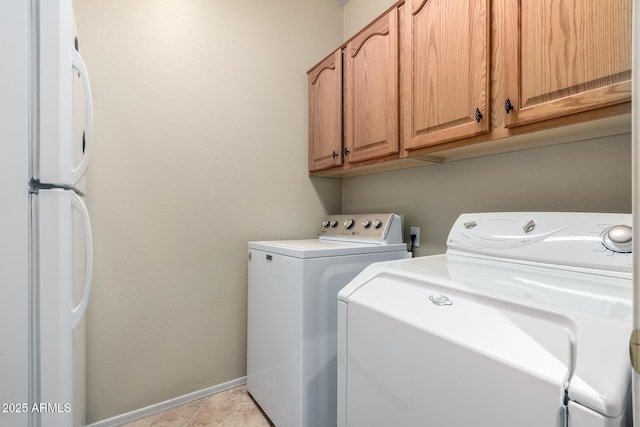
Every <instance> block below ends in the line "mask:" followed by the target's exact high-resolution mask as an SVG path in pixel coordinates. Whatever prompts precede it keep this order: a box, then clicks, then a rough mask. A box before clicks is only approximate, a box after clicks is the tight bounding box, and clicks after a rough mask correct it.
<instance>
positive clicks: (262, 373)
mask: <svg viewBox="0 0 640 427" xmlns="http://www.w3.org/2000/svg"><path fill="white" fill-rule="evenodd" d="M318 234H319V237H318V238H317V239H307V240H287V241H270V242H249V288H248V307H247V313H248V314H247V390H248V391H249V393H250V394H251V396H252V397H253V398H254V399H255V401H256V402H257V403H258V404H259V405H260V407H261V408H262V410H263V411H264V412H265V414H266V415H267V416H268V417H269V419H270V420H271V422H273V423H274V424H275V425H276V426H278V427H331V426H335V425H336V423H337V415H336V406H337V398H336V389H337V373H336V370H337V362H336V354H337V349H336V348H337V306H336V301H337V295H338V291H339V290H340V289H342V287H343V286H345V285H346V284H347V283H349V281H350V280H351V279H353V278H354V277H355V276H356V275H357V274H358V273H360V272H361V271H362V270H363V269H364V268H365V267H367V266H368V265H369V264H371V263H374V262H381V261H388V260H395V259H402V258H406V257H407V256H408V255H409V254H408V252H407V246H406V245H405V244H404V243H402V220H401V217H399V216H398V215H395V214H368V215H334V216H330V217H328V218H327V219H325V220H324V221H323V222H322V225H321V226H320V231H319V233H318Z"/></svg>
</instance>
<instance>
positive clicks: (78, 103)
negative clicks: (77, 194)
mask: <svg viewBox="0 0 640 427" xmlns="http://www.w3.org/2000/svg"><path fill="white" fill-rule="evenodd" d="M39 18H40V26H39V30H40V37H39V44H40V45H39V52H40V55H39V58H38V61H39V77H40V79H39V85H40V92H39V94H40V96H39V103H40V105H39V111H40V114H39V143H38V144H39V147H38V148H39V149H37V150H34V155H36V156H37V158H36V159H35V161H34V163H35V169H36V170H35V171H34V178H37V179H39V180H40V182H44V183H50V184H65V185H71V186H75V185H76V184H77V183H78V182H79V181H80V179H81V178H82V177H83V176H84V174H85V173H86V171H87V167H88V165H89V160H90V157H91V151H92V135H93V106H92V95H91V85H90V83H89V76H88V73H87V69H86V67H85V64H84V61H83V60H82V57H81V56H80V54H79V52H78V51H77V50H76V46H77V35H76V31H75V21H74V18H73V7H72V4H71V0H52V1H43V2H40V10H39ZM78 121H80V122H81V123H75V122H78ZM76 129H82V130H83V132H82V131H81V132H78V131H76Z"/></svg>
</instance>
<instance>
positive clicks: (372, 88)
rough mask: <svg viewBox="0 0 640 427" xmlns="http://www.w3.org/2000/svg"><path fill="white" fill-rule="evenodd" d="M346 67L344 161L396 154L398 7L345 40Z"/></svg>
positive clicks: (397, 149)
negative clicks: (347, 40)
mask: <svg viewBox="0 0 640 427" xmlns="http://www.w3.org/2000/svg"><path fill="white" fill-rule="evenodd" d="M344 68H345V73H344V85H345V116H344V118H345V135H344V137H345V146H346V148H347V151H345V154H346V157H345V159H346V161H348V162H350V163H352V162H359V161H362V160H369V159H374V158H377V157H382V156H385V155H389V154H395V153H398V151H399V143H398V140H399V134H398V107H399V106H398V11H397V10H396V9H393V10H391V11H390V12H389V13H388V14H387V15H385V16H383V17H382V18H380V19H379V20H378V21H376V22H375V23H374V24H372V25H371V26H369V27H368V28H367V29H365V30H364V31H363V32H361V33H360V34H358V35H357V36H356V37H355V38H353V39H352V40H350V41H349V43H347V46H346V49H345V63H344Z"/></svg>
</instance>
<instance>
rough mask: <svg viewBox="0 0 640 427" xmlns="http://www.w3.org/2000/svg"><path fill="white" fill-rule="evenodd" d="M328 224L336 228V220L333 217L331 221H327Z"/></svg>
mask: <svg viewBox="0 0 640 427" xmlns="http://www.w3.org/2000/svg"><path fill="white" fill-rule="evenodd" d="M329 225H330V226H331V228H336V227H337V226H338V221H336V220H335V219H334V220H333V221H331V222H330V223H329Z"/></svg>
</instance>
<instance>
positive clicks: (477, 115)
mask: <svg viewBox="0 0 640 427" xmlns="http://www.w3.org/2000/svg"><path fill="white" fill-rule="evenodd" d="M480 120H482V113H481V112H480V109H479V108H476V122H478V123H480Z"/></svg>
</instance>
